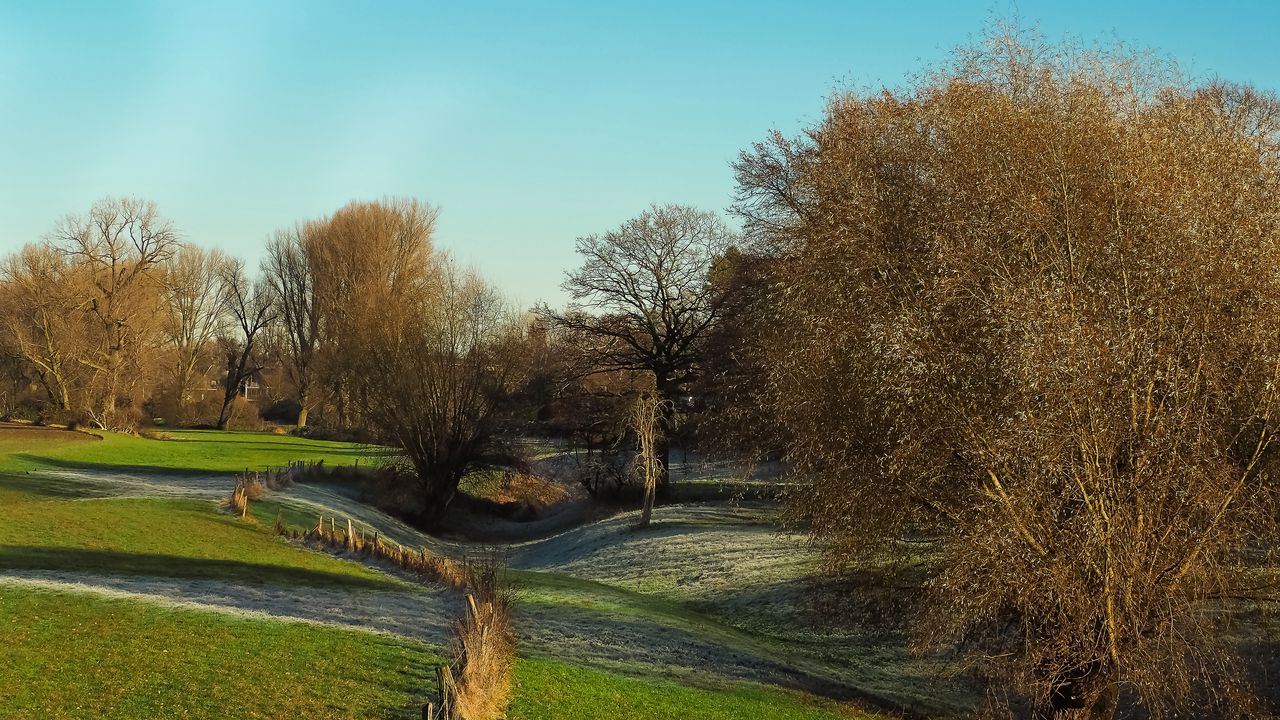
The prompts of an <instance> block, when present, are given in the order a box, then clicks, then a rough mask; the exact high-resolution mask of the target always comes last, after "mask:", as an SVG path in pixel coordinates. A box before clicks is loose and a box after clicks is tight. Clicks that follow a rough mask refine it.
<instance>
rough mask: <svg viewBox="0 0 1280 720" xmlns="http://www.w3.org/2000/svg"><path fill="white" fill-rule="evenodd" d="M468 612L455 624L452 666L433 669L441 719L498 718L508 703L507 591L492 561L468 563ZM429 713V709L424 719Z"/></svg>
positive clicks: (511, 644)
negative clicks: (436, 680) (435, 670)
mask: <svg viewBox="0 0 1280 720" xmlns="http://www.w3.org/2000/svg"><path fill="white" fill-rule="evenodd" d="M464 567H465V570H466V573H465V574H466V578H467V587H468V589H469V590H470V592H469V593H468V594H467V608H466V611H465V614H464V615H463V618H462V619H461V620H460V621H458V622H457V624H455V625H454V628H453V636H452V638H451V641H450V646H451V648H452V651H453V657H454V662H453V664H452V665H442V666H440V667H439V668H438V669H437V678H438V680H439V683H440V700H441V706H442V707H441V714H440V715H439V716H438V717H439V718H443V720H498V719H499V718H503V717H506V710H507V704H508V703H509V702H510V700H511V666H512V661H513V659H514V657H515V647H516V645H515V634H514V633H513V632H512V628H511V605H512V599H513V597H512V592H511V588H510V585H509V584H507V583H506V582H505V581H504V579H503V577H502V575H501V566H500V564H499V563H498V562H497V561H496V560H485V561H480V562H468V563H466V564H465V565H464ZM429 715H430V710H428V716H429Z"/></svg>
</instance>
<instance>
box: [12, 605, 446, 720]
mask: <svg viewBox="0 0 1280 720" xmlns="http://www.w3.org/2000/svg"><path fill="white" fill-rule="evenodd" d="M0 618H2V619H0V647H3V648H4V653H5V662H3V663H0V688H4V689H5V693H4V694H5V696H6V698H5V702H4V708H3V711H2V712H3V714H4V716H5V717H15V718H32V719H33V720H34V719H35V718H42V719H43V718H49V719H51V720H52V719H55V718H81V717H101V718H138V719H141V718H161V717H163V718H222V717H233V718H282V719H283V718H301V717H305V718H368V717H394V716H397V715H400V716H404V717H414V716H415V715H414V714H413V713H411V712H404V713H401V711H403V710H409V709H411V708H413V707H414V706H416V705H420V704H421V702H422V699H421V697H420V693H421V691H422V690H423V689H424V688H426V687H428V686H429V684H428V679H427V676H428V674H429V671H430V669H431V668H432V667H433V663H434V662H436V660H435V659H434V658H433V657H432V656H431V655H430V653H429V651H428V649H427V648H426V647H424V646H422V645H420V644H418V643H413V642H411V641H408V640H401V639H396V638H387V637H382V636H376V635H369V634H367V633H360V632H353V631H347V630H339V629H336V628H329V627H324V626H316V625H309V624H301V623H284V622H263V621H255V620H247V619H241V618H237V617H234V616H229V615H224V614H220V613H212V612H200V611H195V610H186V609H172V608H164V607H159V606H154V605H148V604H143V603H133V602H127V601H121V600H113V599H107V598H100V597H96V596H92V595H86V594H79V593H51V592H43V591H40V592H31V591H25V590H16V589H12V588H4V587H0Z"/></svg>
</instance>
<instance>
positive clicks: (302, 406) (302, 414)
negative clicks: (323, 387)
mask: <svg viewBox="0 0 1280 720" xmlns="http://www.w3.org/2000/svg"><path fill="white" fill-rule="evenodd" d="M306 426H307V389H306V388H302V389H300V390H298V427H299V428H304V427H306Z"/></svg>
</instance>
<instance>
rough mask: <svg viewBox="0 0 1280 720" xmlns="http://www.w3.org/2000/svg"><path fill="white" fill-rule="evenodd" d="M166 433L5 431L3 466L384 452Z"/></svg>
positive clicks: (260, 463) (220, 461)
mask: <svg viewBox="0 0 1280 720" xmlns="http://www.w3.org/2000/svg"><path fill="white" fill-rule="evenodd" d="M28 433H30V434H31V435H34V436H35V437H31V436H29V435H28ZM166 436H167V438H168V439H165V440H154V439H151V438H145V437H138V436H134V435H122V434H119V433H98V434H96V435H90V434H88V433H68V432H58V431H42V430H37V429H23V430H11V431H7V432H0V471H10V472H13V471H23V470H38V469H50V468H71V469H80V470H117V471H128V470H141V471H157V472H158V471H168V472H195V473H211V472H212V473H231V472H240V471H242V470H246V469H249V470H261V469H264V468H268V467H280V466H283V465H285V464H287V463H289V462H290V461H297V460H306V461H310V462H315V461H321V460H323V461H324V462H325V463H326V464H328V465H354V464H356V463H359V462H371V461H372V460H374V459H375V457H376V456H377V455H379V454H380V452H381V451H379V450H378V449H376V448H369V447H363V446H360V445H353V444H351V443H341V442H329V441H326V440H309V439H306V438H299V437H294V436H292V435H272V434H267V433H230V432H218V431H216V430H175V431H171V432H168V433H166ZM95 437H97V438H100V439H94V438H95Z"/></svg>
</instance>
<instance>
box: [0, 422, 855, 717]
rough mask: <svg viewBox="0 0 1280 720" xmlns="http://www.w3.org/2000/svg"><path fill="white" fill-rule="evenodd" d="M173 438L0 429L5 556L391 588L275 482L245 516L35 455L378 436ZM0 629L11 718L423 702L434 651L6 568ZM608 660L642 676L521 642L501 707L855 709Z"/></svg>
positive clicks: (351, 452) (157, 463)
mask: <svg viewBox="0 0 1280 720" xmlns="http://www.w3.org/2000/svg"><path fill="white" fill-rule="evenodd" d="M171 437H172V439H167V440H154V439H146V438H139V437H134V436H127V435H118V434H112V433H104V434H101V436H100V439H98V438H95V437H94V436H90V435H87V434H82V433H66V432H58V431H44V430H41V431H38V432H33V431H27V430H12V429H4V428H0V507H3V508H4V510H3V522H0V572H3V571H6V570H9V571H20V570H55V571H78V572H85V573H101V574H109V575H155V576H160V577H179V578H211V579H219V580H225V581H229V582H234V583H272V584H280V585H285V586H291V585H310V586H349V587H388V588H389V587H393V586H395V587H399V586H401V583H400V581H398V580H395V579H392V578H389V577H388V576H386V575H383V574H381V573H377V572H375V571H373V570H371V569H369V568H366V567H365V566H363V565H360V564H357V563H352V562H347V561H343V560H340V559H337V558H334V557H331V556H329V555H326V554H322V553H316V552H311V551H308V550H304V549H302V548H299V547H297V546H295V545H292V544H290V543H288V542H286V541H284V540H283V539H281V538H278V537H276V536H275V535H274V533H273V532H272V529H271V521H272V519H273V518H274V516H275V513H276V510H277V508H278V507H279V506H278V505H276V504H275V503H274V502H272V501H270V500H264V501H260V502H254V503H251V511H252V512H251V515H252V517H251V519H250V520H249V521H244V520H239V519H237V518H233V517H231V516H229V515H227V514H225V513H222V512H219V510H218V508H217V504H216V503H214V502H211V501H208V500H198V499H184V498H172V499H150V498H148V499H123V498H110V497H99V496H98V495H100V493H99V492H98V490H97V489H95V486H94V485H93V484H92V481H90V480H82V479H78V478H76V477H66V476H62V477H60V476H58V475H56V474H48V473H43V472H31V471H33V470H58V469H84V470H96V471H111V470H115V471H119V472H127V473H142V472H149V471H153V472H159V473H175V472H189V473H232V472H236V471H240V470H244V469H246V468H248V469H262V468H267V467H272V466H280V465H284V464H285V463H287V462H290V461H296V460H304V459H305V460H310V461H315V460H324V461H325V462H326V463H328V464H353V463H356V462H366V461H370V460H371V459H372V456H373V455H374V454H376V452H377V450H376V449H372V448H365V447H360V446H356V445H350V444H345V443H333V442H322V441H314V440H305V439H300V438H295V437H290V436H281V435H268V434H254V433H219V432H209V431H203V432H200V431H197V432H186V431H179V432H173V433H171ZM228 490H230V487H229V486H228ZM284 518H285V520H286V521H288V522H289V523H291V524H295V525H302V524H308V525H309V524H310V523H311V522H314V518H311V517H309V516H303V515H302V514H299V513H298V512H297V511H296V510H290V509H288V508H285V513H284ZM515 575H517V576H518V579H519V581H520V582H521V584H522V586H523V587H524V592H523V601H522V605H523V606H524V607H526V608H531V609H532V608H534V607H537V606H544V607H551V606H555V607H558V608H559V609H561V610H567V611H569V612H574V613H587V614H591V615H607V616H608V617H609V618H616V619H617V620H618V621H620V622H627V621H628V620H630V619H639V620H643V621H646V622H650V621H651V622H654V623H657V624H658V625H660V626H662V627H667V628H671V629H672V630H673V631H677V632H683V633H690V634H691V635H694V636H697V637H705V638H709V639H712V640H715V641H718V642H724V643H726V644H728V645H730V646H739V647H749V648H755V646H756V645H757V643H759V642H760V639H759V638H755V637H752V636H750V635H749V634H747V633H743V632H741V631H739V630H737V629H735V628H733V627H731V626H728V625H726V624H724V623H722V622H719V621H716V620H713V619H711V618H709V617H707V616H705V615H703V614H701V613H698V612H695V611H692V610H690V609H689V608H687V607H686V606H684V605H683V604H682V603H679V602H673V601H670V600H667V599H665V598H661V597H657V596H653V595H642V594H640V593H636V592H634V591H630V590H624V589H620V588H616V587H612V586H608V585H605V584H602V583H597V582H592V581H589V580H581V579H577V578H572V577H569V576H564V575H555V574H550V573H536V572H516V573H515ZM0 647H3V648H5V653H6V662H4V663H0V688H3V689H4V690H5V693H4V694H6V695H8V696H10V697H9V698H8V702H9V704H8V705H5V706H3V707H4V712H9V713H14V715H12V716H15V717H21V718H26V717H30V718H71V717H105V718H123V719H128V718H151V717H174V718H200V717H210V718H212V717H246V718H277V717H279V718H285V717H289V718H292V717H307V718H356V717H360V718H363V717H380V718H391V717H420V714H419V713H420V706H421V702H422V699H423V693H424V692H425V691H427V690H429V689H433V686H434V681H433V680H432V679H431V677H430V671H431V669H432V664H433V663H434V662H437V660H435V659H434V658H432V657H431V652H432V649H430V648H427V647H426V646H424V645H422V644H420V643H417V642H414V641H408V640H397V639H392V638H388V637H385V636H380V635H372V634H366V633H360V632H353V631H350V630H345V629H339V628H333V627H327V626H321V625H315V624H302V623H292V622H275V621H267V620H262V619H260V618H245V617H239V616H236V615H233V614H226V613H218V612H206V611H201V610H192V609H186V608H181V609H175V608H171V607H166V606H162V605H152V604H149V603H145V602H139V601H135V600H124V599H110V598H106V597H101V596H97V595H93V594H88V593H63V592H50V591H45V590H29V589H17V588H14V587H5V586H3V585H0ZM438 651H439V650H438V649H437V650H436V652H438ZM614 669H622V670H623V671H624V672H626V673H629V674H631V673H634V674H635V675H639V676H642V677H643V679H641V677H636V676H628V675H622V674H617V673H614V672H610V671H608V670H602V669H595V668H593V669H588V668H583V667H579V666H575V665H574V664H572V660H569V662H565V659H564V658H560V659H548V658H521V659H520V660H519V661H518V663H517V666H516V688H515V698H514V704H513V706H512V710H511V718H512V719H513V720H541V719H543V718H557V719H558V720H575V719H581V720H588V719H590V718H600V717H627V718H631V717H635V718H641V717H643V718H654V719H658V720H660V719H662V718H672V719H675V718H689V719H691V720H703V719H707V720H710V719H715V720H721V719H723V720H733V719H736V718H743V719H746V718H752V719H753V720H754V719H756V718H763V719H764V720H770V719H772V718H779V719H781V718H796V719H798V720H819V719H822V720H835V719H836V718H841V717H851V716H853V717H862V716H860V715H856V714H852V713H853V711H852V710H849V709H847V708H840V707H837V706H835V705H834V704H831V703H823V702H821V701H818V700H815V699H813V698H809V697H807V696H802V695H799V694H796V693H791V692H787V691H783V690H778V689H772V688H766V687H764V686H760V685H755V684H747V683H733V682H726V683H724V684H722V685H720V686H717V685H714V684H710V685H708V684H707V683H705V682H699V681H698V679H697V678H691V677H685V678H682V679H680V680H679V681H672V680H671V679H667V676H665V675H663V673H662V672H661V670H662V669H661V668H652V667H646V668H633V667H628V668H614ZM659 675H663V677H656V676H659ZM690 684H695V685H699V686H703V685H705V687H690V686H689V685H690ZM11 689H12V690H11ZM8 716H9V715H6V717H8Z"/></svg>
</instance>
